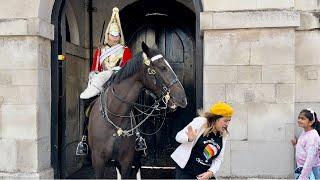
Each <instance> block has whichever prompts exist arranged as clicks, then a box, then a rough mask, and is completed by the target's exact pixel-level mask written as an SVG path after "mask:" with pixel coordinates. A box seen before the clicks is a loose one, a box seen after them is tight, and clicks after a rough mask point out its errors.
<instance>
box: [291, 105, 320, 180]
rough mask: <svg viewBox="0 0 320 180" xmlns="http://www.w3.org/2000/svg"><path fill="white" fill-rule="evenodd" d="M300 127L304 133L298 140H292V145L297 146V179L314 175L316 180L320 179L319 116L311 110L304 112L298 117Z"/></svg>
mask: <svg viewBox="0 0 320 180" xmlns="http://www.w3.org/2000/svg"><path fill="white" fill-rule="evenodd" d="M298 125H299V127H301V128H303V129H304V131H303V132H302V133H301V135H300V137H299V139H298V140H297V139H294V140H292V144H293V145H296V161H297V169H296V171H295V178H298V179H308V178H310V177H311V176H312V174H313V175H314V177H315V178H316V179H320V137H319V134H320V133H319V132H320V123H319V121H318V119H317V114H316V113H315V112H314V111H312V110H311V109H304V110H302V111H301V112H300V114H299V116H298Z"/></svg>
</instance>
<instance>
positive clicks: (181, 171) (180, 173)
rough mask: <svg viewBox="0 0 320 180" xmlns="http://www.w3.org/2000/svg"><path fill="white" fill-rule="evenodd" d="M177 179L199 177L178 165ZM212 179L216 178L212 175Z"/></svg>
mask: <svg viewBox="0 0 320 180" xmlns="http://www.w3.org/2000/svg"><path fill="white" fill-rule="evenodd" d="M175 178H176V179H197V177H196V176H194V175H192V174H190V173H189V172H188V171H186V170H184V169H181V168H180V166H178V165H176V177H175ZM210 179H216V178H215V177H212V178H210Z"/></svg>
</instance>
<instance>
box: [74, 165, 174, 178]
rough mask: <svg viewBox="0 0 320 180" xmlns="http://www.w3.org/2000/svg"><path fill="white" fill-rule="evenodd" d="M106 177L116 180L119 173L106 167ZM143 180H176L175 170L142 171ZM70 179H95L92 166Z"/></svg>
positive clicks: (85, 167) (86, 167)
mask: <svg viewBox="0 0 320 180" xmlns="http://www.w3.org/2000/svg"><path fill="white" fill-rule="evenodd" d="M105 172H106V173H105V175H104V177H105V178H107V179H116V178H117V172H116V170H115V168H112V167H106V169H105ZM141 178H142V179H174V170H164V169H142V170H141ZM68 179H95V174H94V170H93V168H92V166H84V167H82V168H81V169H80V170H79V171H77V172H75V173H74V174H72V175H71V176H70V177H68Z"/></svg>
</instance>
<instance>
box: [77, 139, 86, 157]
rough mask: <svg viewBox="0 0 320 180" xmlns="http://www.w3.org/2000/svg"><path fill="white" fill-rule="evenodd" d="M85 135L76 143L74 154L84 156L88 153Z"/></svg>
mask: <svg viewBox="0 0 320 180" xmlns="http://www.w3.org/2000/svg"><path fill="white" fill-rule="evenodd" d="M86 141H87V136H82V139H81V141H80V142H79V143H78V145H77V150H76V155H77V156H85V155H87V154H88V149H89V148H88V144H87V142H86Z"/></svg>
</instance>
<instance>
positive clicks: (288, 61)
mask: <svg viewBox="0 0 320 180" xmlns="http://www.w3.org/2000/svg"><path fill="white" fill-rule="evenodd" d="M225 2H226V1H223V0H213V1H211V0H203V3H204V9H205V11H204V12H203V13H201V29H202V32H203V35H204V107H209V106H210V105H211V104H212V103H214V102H215V101H218V100H222V101H226V102H228V103H231V104H232V105H233V106H234V109H235V115H234V117H233V120H232V121H231V127H230V138H229V139H230V141H229V142H228V145H227V147H226V152H225V159H224V162H223V165H222V168H221V169H220V171H219V174H218V175H219V176H225V177H263V178H292V174H293V169H294V151H293V147H292V145H291V143H290V139H291V138H292V137H293V133H294V95H295V29H294V28H295V27H297V26H299V24H300V21H299V20H300V17H299V14H298V13H297V12H296V11H293V10H290V9H286V10H255V9H264V8H266V9H268V7H271V8H274V7H278V6H280V7H282V6H283V7H284V8H287V7H292V6H293V2H292V1H286V0H283V1H268V2H269V4H268V3H266V1H259V0H252V1H250V0H249V1H246V2H245V3H244V2H243V1H241V4H242V3H244V4H246V3H249V4H246V5H243V7H247V8H250V9H252V10H251V11H233V12H230V11H228V12H227V11H226V10H228V8H229V9H232V10H242V9H241V7H242V6H240V9H239V7H238V6H235V7H225V6H227V5H230V4H232V3H229V1H228V3H225ZM232 2H238V1H236V0H235V1H232ZM250 2H251V3H250ZM272 2H273V3H274V4H272ZM219 3H220V4H219ZM259 3H260V6H259ZM261 3H266V4H265V5H261ZM279 3H280V4H279ZM206 4H207V5H206ZM238 4H239V3H238ZM219 11H222V12H219ZM224 11H226V12H224Z"/></svg>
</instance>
